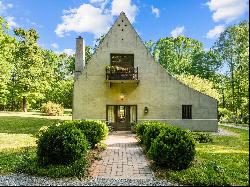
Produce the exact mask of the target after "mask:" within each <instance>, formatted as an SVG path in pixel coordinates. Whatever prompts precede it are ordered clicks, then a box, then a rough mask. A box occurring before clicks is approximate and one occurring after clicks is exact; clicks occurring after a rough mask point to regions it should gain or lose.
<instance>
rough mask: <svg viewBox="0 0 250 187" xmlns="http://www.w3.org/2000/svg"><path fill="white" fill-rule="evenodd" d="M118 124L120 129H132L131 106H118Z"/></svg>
mask: <svg viewBox="0 0 250 187" xmlns="http://www.w3.org/2000/svg"><path fill="white" fill-rule="evenodd" d="M116 109H117V113H116V126H117V130H118V131H126V130H130V123H129V106H125V105H118V106H117V107H116Z"/></svg>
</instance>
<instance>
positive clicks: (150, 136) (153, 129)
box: [142, 122, 168, 151]
mask: <svg viewBox="0 0 250 187" xmlns="http://www.w3.org/2000/svg"><path fill="white" fill-rule="evenodd" d="M148 123H149V124H150V125H148V126H147V128H145V130H144V133H143V137H142V139H143V145H145V148H146V151H148V150H149V148H150V146H151V143H152V142H153V140H154V139H155V138H156V137H157V136H158V135H159V134H160V132H161V131H162V130H163V129H164V128H166V127H167V126H168V125H167V124H166V123H161V122H148Z"/></svg>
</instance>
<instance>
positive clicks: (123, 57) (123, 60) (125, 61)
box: [110, 53, 134, 68]
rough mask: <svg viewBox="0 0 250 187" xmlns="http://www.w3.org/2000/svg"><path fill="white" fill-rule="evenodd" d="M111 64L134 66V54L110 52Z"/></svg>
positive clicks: (125, 66) (126, 66)
mask: <svg viewBox="0 0 250 187" xmlns="http://www.w3.org/2000/svg"><path fill="white" fill-rule="evenodd" d="M110 60H111V62H110V64H111V66H119V67H124V68H131V67H134V54H112V53H111V54H110Z"/></svg>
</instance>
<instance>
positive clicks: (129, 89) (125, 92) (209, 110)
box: [73, 12, 218, 131]
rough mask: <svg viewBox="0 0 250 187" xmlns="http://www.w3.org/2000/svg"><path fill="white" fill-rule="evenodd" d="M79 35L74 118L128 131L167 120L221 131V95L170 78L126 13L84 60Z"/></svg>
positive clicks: (196, 127)
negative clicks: (137, 125) (134, 126)
mask: <svg viewBox="0 0 250 187" xmlns="http://www.w3.org/2000/svg"><path fill="white" fill-rule="evenodd" d="M84 51H85V50H84V41H83V38H81V37H79V38H77V39H76V64H75V82H74V93H73V119H74V120H75V119H95V120H103V121H107V122H109V124H110V125H112V126H113V127H114V129H115V130H130V128H131V124H133V123H134V122H139V121H145V120H150V121H161V122H168V123H170V124H172V125H176V126H179V127H182V128H187V129H190V130H193V131H217V130H218V122H217V100H216V99H214V98H211V97H209V96H207V95H205V94H203V93H200V92H198V91H196V90H194V89H192V88H189V87H188V86H185V85H184V84H183V83H181V82H179V81H178V80H177V79H176V78H174V77H172V76H171V75H170V74H169V73H168V72H167V71H166V70H165V69H164V68H162V67H161V65H160V64H159V63H157V62H155V61H154V59H153V57H152V56H151V54H150V53H149V52H148V50H147V48H146V47H145V45H144V43H143V42H142V40H141V39H140V37H139V35H138V34H137V33H136V31H135V30H134V28H133V26H132V25H131V23H130V22H129V20H128V18H127V17H126V15H125V13H123V12H122V13H121V14H120V16H119V17H118V19H117V20H116V22H115V23H114V25H113V26H112V27H111V29H110V30H109V32H108V33H107V34H106V36H105V37H104V39H103V41H102V42H101V43H100V45H99V47H98V48H97V49H96V51H95V53H94V54H93V57H92V58H91V59H90V61H89V62H88V64H87V65H85V60H84V57H85V54H84V53H85V52H84Z"/></svg>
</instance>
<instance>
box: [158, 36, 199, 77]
mask: <svg viewBox="0 0 250 187" xmlns="http://www.w3.org/2000/svg"><path fill="white" fill-rule="evenodd" d="M201 51H202V43H200V42H198V41H197V40H194V39H191V38H186V37H184V36H178V37H176V38H174V37H167V38H161V39H160V40H158V41H157V42H156V46H155V53H154V55H156V53H158V54H157V55H158V56H157V57H156V56H155V58H158V60H159V63H160V64H161V65H162V66H163V67H164V68H165V69H166V70H167V71H168V72H169V73H171V74H177V75H180V74H182V73H187V72H188V71H189V69H190V66H191V63H192V61H193V58H194V56H195V55H197V54H199V53H200V52H201Z"/></svg>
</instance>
